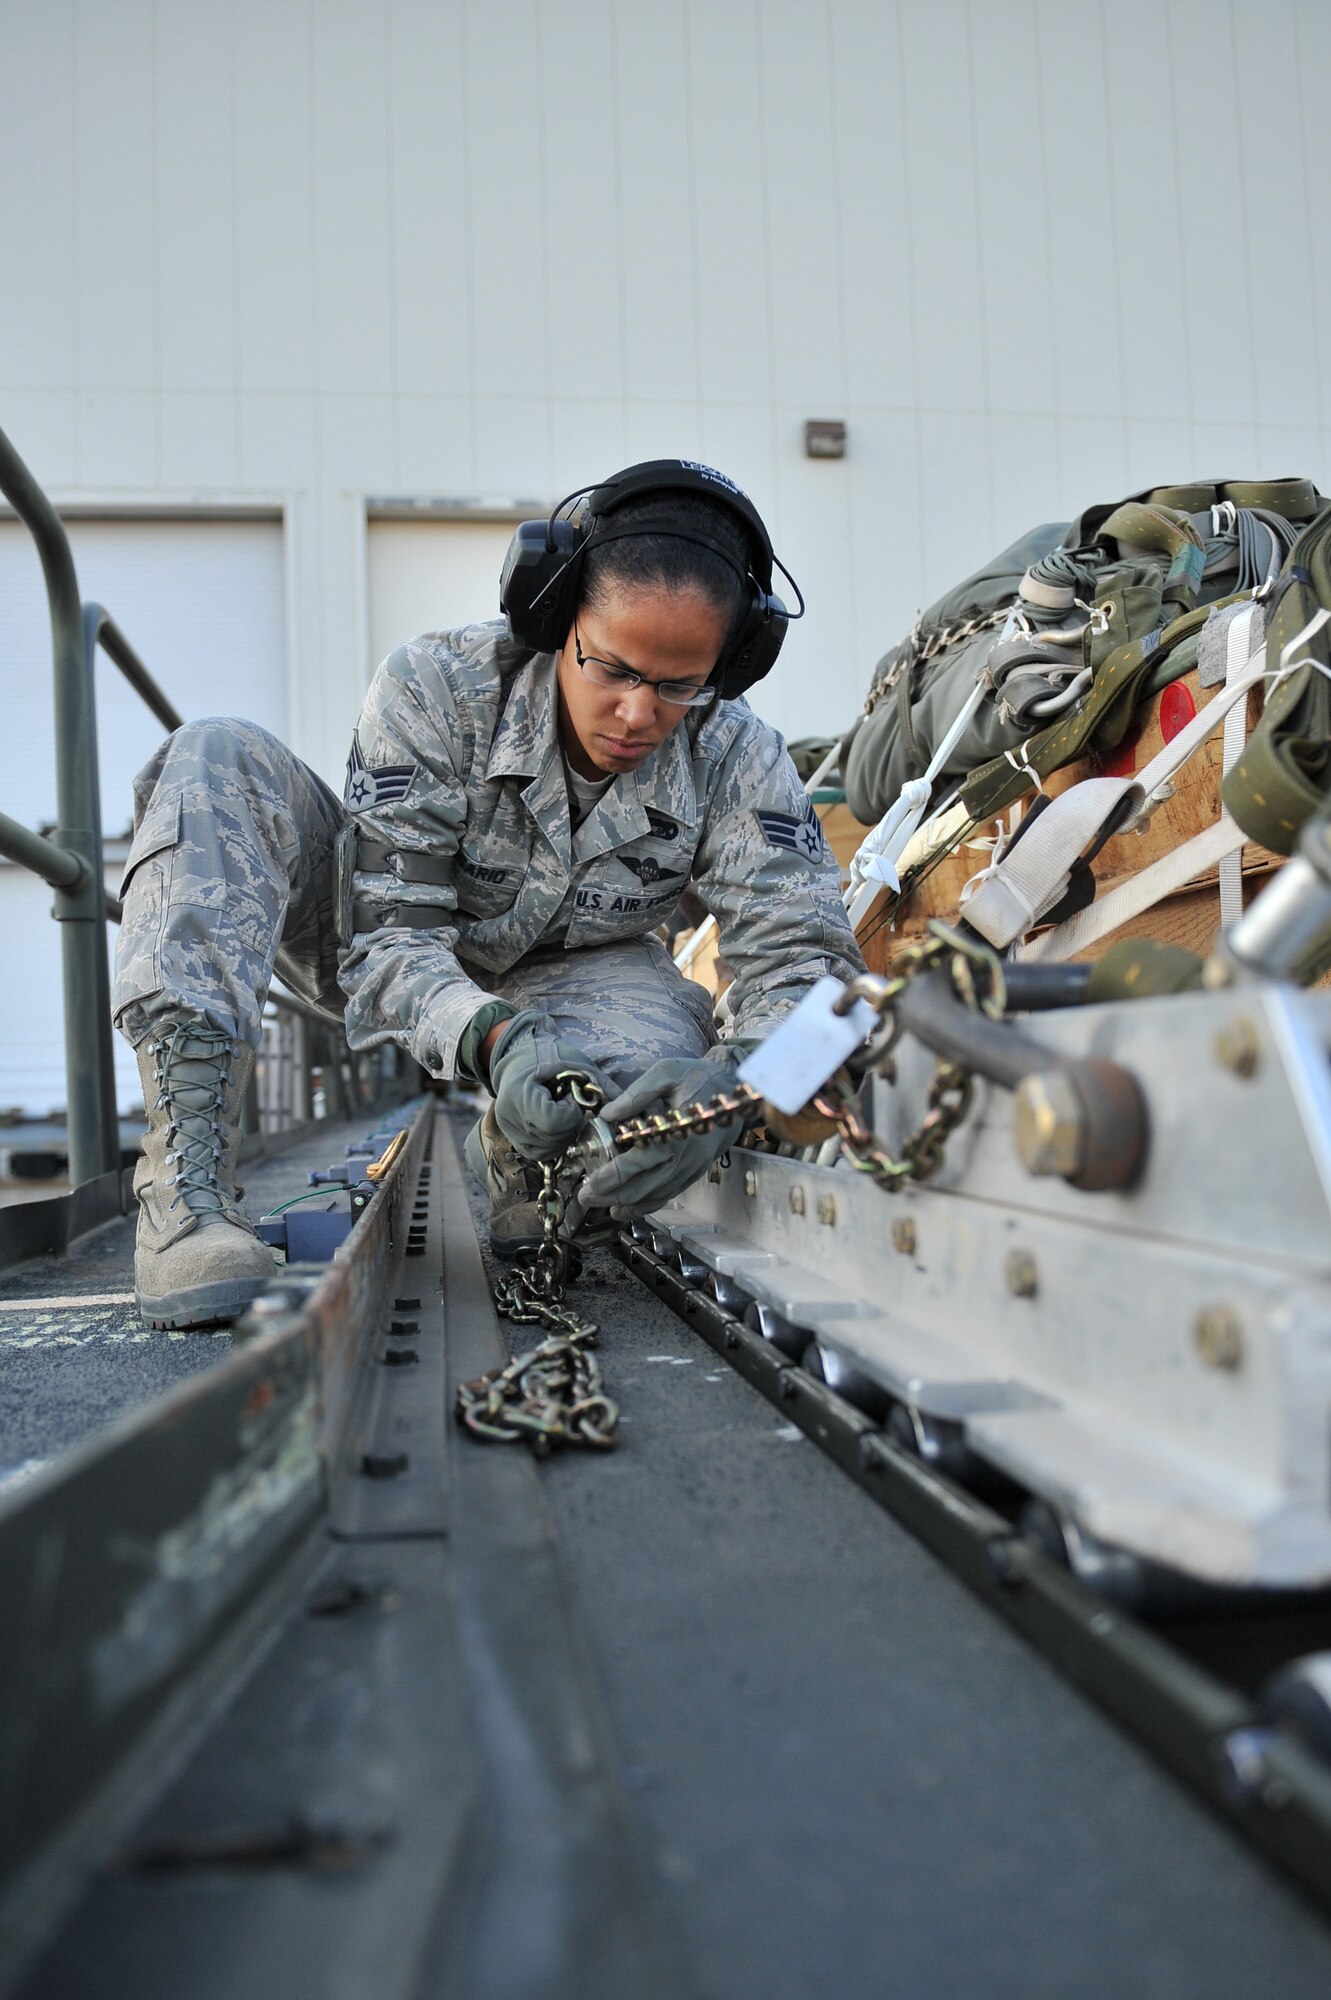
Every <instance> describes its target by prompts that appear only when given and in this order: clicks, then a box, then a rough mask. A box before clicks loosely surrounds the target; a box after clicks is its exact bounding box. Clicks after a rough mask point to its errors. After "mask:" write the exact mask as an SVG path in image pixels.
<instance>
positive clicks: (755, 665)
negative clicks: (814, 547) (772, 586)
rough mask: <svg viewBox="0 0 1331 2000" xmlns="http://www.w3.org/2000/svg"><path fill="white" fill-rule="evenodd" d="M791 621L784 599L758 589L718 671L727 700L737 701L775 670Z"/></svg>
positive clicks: (718, 686)
mask: <svg viewBox="0 0 1331 2000" xmlns="http://www.w3.org/2000/svg"><path fill="white" fill-rule="evenodd" d="M789 624H790V614H789V612H788V611H787V610H786V607H785V605H784V604H783V603H782V602H781V599H780V598H779V597H773V596H771V595H770V594H769V593H768V592H766V591H763V590H759V589H755V590H754V593H753V596H752V598H751V600H750V603H749V608H748V610H747V611H746V612H745V614H744V622H743V623H742V625H741V626H740V628H739V631H738V632H737V633H736V634H735V637H734V638H733V639H732V641H731V642H730V645H729V646H728V647H727V648H726V655H725V658H724V660H723V661H722V663H721V667H720V669H719V671H718V673H717V677H716V683H717V691H718V693H719V694H720V696H721V699H722V700H723V701H733V700H734V699H735V697H736V695H741V694H744V693H745V692H746V691H747V690H748V689H749V688H751V687H752V686H753V684H754V682H755V681H760V680H761V679H762V678H763V676H764V674H770V673H771V671H772V668H773V667H774V666H775V665H776V657H777V654H778V653H779V652H780V651H781V648H782V646H783V645H784V644H785V638H786V630H787V627H788V626H789Z"/></svg>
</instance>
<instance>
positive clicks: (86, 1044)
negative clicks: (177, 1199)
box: [0, 430, 336, 1188]
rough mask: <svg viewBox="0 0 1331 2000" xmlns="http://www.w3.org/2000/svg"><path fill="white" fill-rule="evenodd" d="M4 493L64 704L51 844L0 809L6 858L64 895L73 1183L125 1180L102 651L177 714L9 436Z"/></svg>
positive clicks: (307, 1013)
mask: <svg viewBox="0 0 1331 2000" xmlns="http://www.w3.org/2000/svg"><path fill="white" fill-rule="evenodd" d="M0 493H3V495H4V497H5V498H6V499H7V500H8V501H9V503H10V505H11V506H12V507H13V509H14V512H15V513H16V514H17V516H18V518H19V520H20V521H21V522H22V523H23V525H24V527H25V528H26V529H27V530H28V532H29V534H30V535H31V536H32V539H33V541H34V543H35V544H36V548H37V553H38V556H39V557H40V559H41V565H42V574H43V576H44V578H45V582H46V598H47V606H48V610H49V613H50V620H51V646H52V671H53V688H54V697H55V753H56V817H57V824H56V826H55V828H54V829H53V830H52V832H51V834H50V835H49V837H48V836H47V835H46V834H42V833H37V832H35V831H33V829H32V828H30V827H26V826H23V825H21V824H20V822H19V821H17V820H15V819H11V818H10V817H9V815H8V814H7V813H3V812H0V856H4V857H5V858H6V859H8V860H10V861H14V862H17V863H18V865H19V866H20V867H22V868H26V869H28V870H29V871H30V872H31V873H32V874H34V875H37V876H40V878H41V879H42V881H44V882H46V883H48V884H49V885H50V887H51V889H52V890H53V891H54V895H55V904H54V909H53V912H52V914H53V915H54V917H55V919H56V921H57V923H59V925H60V926H61V955H62V968H63V984H64V1024H65V1078H66V1089H67V1094H68V1133H69V1177H70V1180H71V1182H72V1183H73V1185H74V1187H75V1188H78V1187H80V1186H82V1185H83V1184H84V1183H87V1182H92V1181H95V1180H98V1179H100V1178H102V1177H104V1176H106V1175H116V1176H117V1177H118V1174H119V1167H120V1128H119V1124H118V1121H117V1118H116V1100H115V1060H114V1054H113V1042H112V1030H111V977H110V967H109V964H108V961H107V950H106V931H105V924H106V920H107V918H110V919H111V921H112V922H113V923H119V921H120V918H121V906H120V902H119V899H118V898H117V897H115V896H113V895H112V894H111V893H110V891H109V890H108V889H107V887H106V884H105V874H104V864H103V852H102V809H101V791H100V784H99V779H98V760H97V706H96V682H95V674H94V667H95V662H96V657H97V649H98V647H99V646H100V647H101V649H102V651H103V652H104V653H105V654H106V655H107V657H108V659H110V660H111V661H112V662H113V663H114V665H115V666H116V667H117V668H118V669H119V671H120V672H121V673H122V674H123V675H124V677H125V679H126V680H127V681H128V682H129V685H130V686H131V687H132V688H133V689H134V692H135V693H136V694H137V695H138V696H139V698H140V700H141V701H143V702H144V703H145V704H146V706H147V707H148V708H149V709H150V710H151V711H152V713H153V715H155V716H156V718H157V720H158V721H159V722H160V723H161V724H162V726H163V727H164V728H165V729H179V727H180V726H181V722H182V720H183V718H182V716H181V715H180V712H179V710H178V709H177V708H176V707H175V706H174V704H173V703H172V702H171V701H170V700H169V699H168V697H167V696H166V694H165V693H164V692H163V691H162V689H161V688H160V687H159V686H158V684H157V682H156V681H155V680H154V679H153V676H152V675H151V674H150V673H149V671H148V669H147V667H146V666H145V665H144V663H143V661H142V660H141V659H140V657H139V655H138V653H137V652H136V650H135V648H134V647H133V646H132V645H131V643H130V641H129V640H128V639H127V638H126V636H125V634H124V633H123V632H122V631H121V629H120V627H119V626H118V625H117V624H116V622H115V620H114V618H112V617H111V615H110V613H109V612H108V611H107V610H106V608H105V606H103V605H101V604H84V603H83V602H82V601H81V600H80V597H79V586H78V576H77V573H76V571H75V567H74V555H73V551H72V549H71V548H70V543H69V536H68V535H67V534H66V532H65V527H64V523H63V522H62V521H61V519H60V516H59V515H58V514H57V513H56V510H55V508H54V507H53V506H52V504H51V502H50V500H49V499H48V498H47V496H46V494H45V493H44V492H43V491H42V489H41V487H40V486H39V485H38V483H37V481H36V480H35V479H34V478H33V475H32V473H31V472H30V471H29V469H28V467H27V466H26V465H25V464H24V462H23V460H22V459H21V458H20V457H19V454H18V452H17V451H16V450H15V449H14V446H13V444H12V443H11V442H10V440H9V439H8V438H7V437H6V435H5V433H4V432H3V430H0ZM270 998H271V999H272V1002H273V1005H274V1006H275V1007H276V1008H277V1009H278V1010H279V1012H282V1013H287V1014H295V1015H299V1016H300V1017H301V1019H303V1020H307V1021H312V1022H315V1023H317V1024H319V1025H321V1026H323V1027H328V1026H333V1025H336V1024H335V1022H334V1021H333V1019H332V1017H331V1016H329V1015H327V1014H323V1013H321V1012H320V1011H319V1009H318V1008H316V1007H311V1006H309V1005H308V1004H307V1003H306V1002H305V1001H302V1000H297V999H296V998H295V997H294V996H292V995H287V994H279V993H274V994H272V995H270Z"/></svg>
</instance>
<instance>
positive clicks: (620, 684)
mask: <svg viewBox="0 0 1331 2000" xmlns="http://www.w3.org/2000/svg"><path fill="white" fill-rule="evenodd" d="M573 651H574V654H575V656H576V658H577V662H578V665H579V666H580V667H581V668H582V671H583V673H584V674H585V675H586V676H587V679H588V680H589V681H590V682H591V683H592V685H593V686H594V687H602V688H636V687H649V688H650V689H651V691H652V693H653V694H655V695H659V696H660V698H661V700H662V701H668V702H670V703H671V704H672V706H673V707H675V708H705V707H706V706H707V704H708V702H709V701H715V700H716V689H715V688H714V687H693V686H691V685H690V683H689V682H688V681H653V680H649V679H648V678H647V676H646V674H639V673H635V672H634V670H633V668H632V667H617V666H614V665H612V663H611V662H610V661H609V660H598V659H597V657H596V655H595V654H594V653H584V652H583V650H582V641H581V640H580V638H579V637H578V621H577V619H576V618H575V619H574V620H573Z"/></svg>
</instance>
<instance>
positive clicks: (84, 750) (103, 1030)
mask: <svg viewBox="0 0 1331 2000" xmlns="http://www.w3.org/2000/svg"><path fill="white" fill-rule="evenodd" d="M0 492H3V494H4V496H5V498H6V499H7V500H8V501H9V503H10V505H11V506H12V507H13V509H14V512H15V513H16V514H17V515H18V517H19V519H20V520H21V521H22V522H23V525H24V526H25V527H26V528H27V530H28V532H29V534H30V535H31V536H32V539H33V541H34V542H35V543H36V545H37V554H38V556H39V557H40V558H41V565H42V573H43V575H44V577H45V580H46V600H47V606H48V608H49V611H50V616H51V649H52V673H53V692H54V697H55V768H56V822H57V823H56V826H55V828H54V830H53V832H52V835H51V843H50V844H51V845H52V846H54V847H57V848H61V849H64V850H66V851H67V852H69V853H71V854H73V855H76V856H77V857H78V860H79V861H80V862H81V864H82V867H81V871H80V874H79V878H78V882H77V886H72V885H71V886H63V885H61V884H58V883H57V884H55V885H53V886H54V894H55V907H54V910H53V915H54V916H55V919H56V922H57V923H58V924H59V925H60V942H61V961H62V967H63V973H64V1015H65V1083H66V1091H67V1094H68V1099H69V1104H68V1119H69V1126H68V1130H69V1175H70V1179H71V1181H72V1182H73V1183H74V1185H75V1186H78V1184H79V1183H80V1182H81V1181H88V1180H93V1179H95V1178H96V1177H97V1175H99V1174H104V1173H110V1172H112V1171H113V1170H114V1169H116V1168H118V1167H119V1165H120V1131H119V1126H118V1124H117V1120H116V1094H115V1058H114V1054H113V1049H112V1042H111V973H110V967H109V966H108V964H107V957H106V931H105V916H104V911H103V898H104V896H105V893H106V892H105V886H104V882H103V867H102V807H101V789H100V785H99V783H98V772H97V708H96V696H95V689H94V681H93V662H92V655H91V654H90V653H89V651H88V648H87V645H86V643H85V638H84V623H83V605H82V602H81V600H80V598H79V585H78V577H77V574H76V572H75V569H74V555H73V551H72V550H71V548H70V546H69V537H68V535H67V534H66V533H65V529H64V524H63V522H62V521H61V519H60V516H59V515H58V514H57V513H56V511H55V508H54V507H53V506H52V505H51V502H50V501H49V500H48V499H47V497H46V495H45V493H43V491H42V489H41V487H40V486H39V485H38V484H37V481H36V480H35V479H34V478H33V476H32V474H31V472H29V470H28V468H27V466H26V465H25V464H24V463H23V460H22V459H21V458H20V457H19V455H18V453H17V452H16V451H15V449H14V447H13V445H12V444H11V443H10V441H9V439H8V438H7V437H6V436H5V434H4V432H3V431H2V430H0ZM24 831H26V829H24ZM30 838H31V839H33V840H39V839H41V836H40V835H32V836H30ZM38 872H39V873H41V872H43V871H42V870H39V871H38Z"/></svg>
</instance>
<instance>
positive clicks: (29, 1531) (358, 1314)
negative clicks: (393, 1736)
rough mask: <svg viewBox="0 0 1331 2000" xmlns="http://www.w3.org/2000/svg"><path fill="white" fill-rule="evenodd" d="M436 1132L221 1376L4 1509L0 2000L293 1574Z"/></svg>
mask: <svg viewBox="0 0 1331 2000" xmlns="http://www.w3.org/2000/svg"><path fill="white" fill-rule="evenodd" d="M434 1119H435V1109H434V1105H433V1102H432V1101H430V1100H427V1101H426V1102H425V1104H424V1105H422V1106H421V1107H420V1108H419V1109H418V1110H417V1112H416V1114H415V1117H414V1118H413V1119H412V1121H411V1124H410V1127H409V1131H410V1137H409V1139H408V1141H407V1144H406V1145H405V1147H403V1148H402V1149H401V1150H400V1152H399V1154H398V1157H397V1159H396V1161H395V1162H394V1164H393V1166H392V1168H391V1170H390V1171H389V1173H388V1174H387V1175H386V1176H385V1178H384V1180H383V1181H382V1182H381V1183H380V1184H379V1187H378V1189H377V1190H376V1192H375V1194H374V1196H373V1197H372V1199H371V1200H370V1201H369V1203H368V1204H367V1205H366V1207H365V1208H364V1210H363V1212H362V1214H361V1216H360V1218H359V1221H358V1222H357V1224H356V1227H355V1229H354V1230H353V1232H352V1235H351V1236H350V1237H349V1238H348V1240H347V1244H346V1246H345V1253H344V1254H340V1255H339V1256H338V1257H337V1258H336V1259H335V1260H334V1261H333V1262H332V1263H331V1264H329V1265H326V1266H313V1267H312V1266H298V1267H295V1268H294V1269H289V1270H288V1271H286V1272H285V1273H277V1272H275V1273H274V1283H273V1285H272V1286H270V1288H269V1290H268V1291H267V1292H266V1293H264V1294H263V1295H262V1296H261V1297H260V1298H259V1299H258V1300H257V1301H256V1302H255V1304H254V1305H253V1306H252V1307H251V1308H250V1310H249V1314H248V1316H247V1318H246V1319H245V1320H244V1321H243V1322H242V1335H243V1336H244V1335H247V1336H248V1337H242V1338H241V1339H240V1340H239V1341H238V1342H237V1344H236V1345H235V1346H234V1347H233V1349H232V1351H231V1353H230V1354H229V1355H228V1356H227V1357H226V1359H225V1360H223V1361H221V1362H219V1363H218V1364H217V1365H216V1366H214V1367H212V1368H209V1369H206V1370H204V1371H202V1372H201V1373H200V1374H197V1375H195V1376H192V1377H191V1378H189V1379H188V1380H186V1381H185V1382H182V1383H180V1384H179V1385H178V1386H177V1387H176V1388H174V1389H172V1390H169V1391H168V1392H167V1393H166V1395H164V1396H162V1397H160V1398H158V1399H157V1400H156V1401H155V1402H153V1403H150V1404H148V1405H147V1406H145V1407H144V1408H142V1409H138V1410H135V1411H133V1412H132V1413H130V1414H129V1415H127V1416H125V1417H123V1418H121V1419H119V1420H118V1421H117V1422H115V1423H112V1424H111V1425H110V1426H109V1427H108V1428H107V1429H106V1430H104V1431H103V1432H101V1433H100V1434H98V1435H95V1436H94V1437H92V1438H90V1439H89V1440H88V1441H87V1442H86V1443H84V1444H82V1445H79V1446H77V1447H76V1448H75V1449H74V1450H73V1451H71V1452H68V1453H66V1454H65V1455H64V1456H63V1457H62V1458H60V1459H58V1460H56V1461H55V1462H54V1463H53V1464H52V1465H51V1466H50V1467H49V1469H47V1470H46V1471H44V1472H42V1473H39V1474H37V1475H36V1476H35V1477H34V1478H33V1479H31V1480H30V1481H28V1482H25V1483H24V1484H23V1485H22V1486H20V1487H18V1488H17V1489H15V1490H14V1491H13V1492H12V1493H7V1494H5V1495H4V1496H0V1594H2V1595H3V1601H4V1603H5V1605H6V1617H5V1618H4V1620H3V1621H0V1684H3V1685H4V1687H5V1690H6V1697H5V1711H4V1715H3V1717H0V1790H2V1791H3V1793H4V1796H5V1798H6V1800H7V1801H8V1803H9V1810H8V1811H7V1813H6V1814H5V1816H4V1820H3V1824H0V1990H2V1989H3V1988H4V1987H5V1985H6V1983H7V1982H6V1978H5V1975H6V1973H7V1972H8V1971H9V1969H10V1967H11V1964H12V1963H13V1961H15V1960H16V1959H21V1958H22V1957H23V1956H24V1955H25V1952H26V1951H27V1950H29V1949H31V1947H32V1945H33V1944H34V1943H35V1942H36V1941H37V1939H38V1938H39V1937H40V1934H41V1933H42V1932H43V1931H44V1930H45V1929H47V1928H48V1927H49V1925H50V1924H51V1922H52V1921H53V1920H54V1918H55V1916H56V1915H57V1913H58V1910H59V1907H60V1906H61V1904H62V1903H64V1902H65V1901H67V1899H68V1896H69V1894H70V1889H71V1884H72V1882H73V1880H74V1878H75V1877H79V1876H81V1875H82V1873H83V1872H84V1870H85V1869H86V1867H87V1865H88V1863H89V1860H90V1859H91V1858H92V1857H93V1856H94V1855H95V1854H96V1852H97V1850H98V1848H99V1846H101V1845H103V1844H104V1840H105V1837H106V1834H107V1831H108V1828H109V1824H110V1822H109V1821H108V1819H107V1817H106V1813H107V1812H110V1813H111V1817H112V1818H114V1810H113V1808H112V1807H111V1806H109V1805H108V1806H107V1807H106V1808H105V1810H102V1809H101V1808H99V1805H98V1801H99V1797H101V1796H102V1795H103V1794H104V1793H105V1794H106V1796H107V1798H108V1799H109V1798H110V1797H111V1795H112V1794H121V1793H123V1790H124V1785H125V1782H126V1776H125V1774H126V1773H127V1772H129V1773H132V1774H133V1789H136V1790H137V1789H139V1788H143V1789H147V1788H148V1787H149V1786H150V1785H151V1782H152V1767H153V1764H154V1762H155V1761H158V1760H160V1759H161V1757H162V1754H163V1747H164V1732H165V1735H166V1737H170V1736H173V1735H177V1734H179V1733H180V1732H181V1731H182V1730H184V1731H185V1733H186V1734H187V1733H188V1732H187V1730H186V1718H185V1716H184V1714H183V1713H181V1712H178V1711H179V1710H180V1707H181V1698H182V1696H187V1695H188V1691H189V1690H191V1689H192V1690H193V1694H192V1695H188V1699H186V1700H185V1703H184V1706H185V1708H188V1707H190V1706H192V1705H194V1704H195V1703H198V1702H199V1701H200V1700H201V1692H200V1691H201V1688H202V1687H203V1686H204V1685H215V1683H216V1678H217V1674H218V1672H219V1671H220V1669H219V1668H218V1666H217V1664H216V1663H217V1662H218V1661H221V1662H222V1663H223V1666H224V1667H226V1668H227V1669H228V1670H234V1664H235V1663H234V1658H233V1655H234V1650H235V1645H234V1642H235V1641H236V1640H237V1639H239V1641H240V1642H241V1645H242V1648H243V1647H244V1646H245V1645H252V1644H253V1640H254V1632H253V1629H252V1614H253V1612H254V1610H255V1608H256V1607H257V1606H259V1604H260V1601H261V1598H262V1595H263V1592H264V1590H265V1588H266V1587H267V1586H269V1585H271V1584H273V1583H274V1582H276V1581H279V1580H280V1579H281V1577H282V1576H283V1574H284V1573H287V1572H289V1571H290V1569H291V1565H292V1564H293V1562H294V1563H296V1565H297V1571H298V1570H299V1567H300V1563H299V1552H300V1550H301V1547H302V1545H303V1543H304V1542H305V1540H306V1538H307V1537H308V1536H309V1534H310V1532H311V1531H312V1530H313V1529H314V1527H315V1525H316V1523H317V1522H318V1521H319V1518H320V1516H321V1515H323V1514H325V1513H326V1511H327V1509H328V1507H329V1505H330V1494H335V1493H336V1491H337V1490H338V1488H339V1485H340V1484H341V1483H342V1480H343V1477H344V1467H345V1465H346V1460H347V1454H348V1451H349V1449H350V1444H349V1439H350V1438H351V1435H352V1430H353V1427H354V1425H355V1423H356V1420H357V1412H358V1403H359V1402H360V1401H361V1400H362V1399H363V1396H364V1393H365V1380H364V1378H365V1373H366V1371H365V1366H364V1364H365V1359H366V1355H367V1351H368V1343H369V1342H370V1340H371V1339H372V1337H373V1335H374V1333H375V1332H376V1331H377V1329H378V1326H379V1324H380V1323H381V1321H382V1319H383V1316H384V1314H385V1312H386V1309H387V1306H388V1303H389V1301H390V1300H391V1297H392V1280H393V1276H394V1273H395V1272H396V1271H397V1270H399V1269H400V1268H401V1263H402V1258H403V1255H404V1252H405V1253H406V1254H411V1245H412V1243H413V1239H412V1237H411V1233H410V1230H409V1227H408V1206H409V1200H410V1198H411V1197H412V1195H413V1194H414V1191H415V1187H416V1183H417V1182H418V1180H419V1177H420V1173H421V1166H422V1159H423V1155H424V1153H425V1151H426V1148H427V1146H428V1143H429V1141H430V1138H431V1135H432V1129H433V1125H434ZM441 1410H442V1400H441ZM349 1470H350V1474H351V1477H352V1478H353V1480H354V1477H355V1473H356V1471H357V1470H358V1467H357V1466H354V1465H353V1466H352V1467H350V1468H349ZM375 1490H376V1491H377V1490H378V1488H377V1487H376V1489H375ZM57 1548H58V1549H59V1551H60V1554H59V1558H58V1561H57V1565H56V1569H55V1570H54V1571H53V1570H51V1568H50V1565H49V1562H48V1560H47V1557H46V1556H45V1555H44V1554H43V1550H44V1549H57ZM288 1588H289V1586H288ZM268 1610H269V1614H270V1615H271V1606H269V1607H268ZM201 1677H202V1678H201ZM108 1787H110V1792H109V1793H108V1792H107V1788H108Z"/></svg>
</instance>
